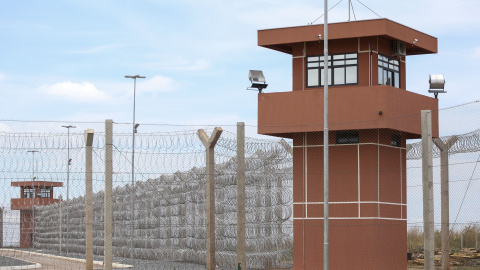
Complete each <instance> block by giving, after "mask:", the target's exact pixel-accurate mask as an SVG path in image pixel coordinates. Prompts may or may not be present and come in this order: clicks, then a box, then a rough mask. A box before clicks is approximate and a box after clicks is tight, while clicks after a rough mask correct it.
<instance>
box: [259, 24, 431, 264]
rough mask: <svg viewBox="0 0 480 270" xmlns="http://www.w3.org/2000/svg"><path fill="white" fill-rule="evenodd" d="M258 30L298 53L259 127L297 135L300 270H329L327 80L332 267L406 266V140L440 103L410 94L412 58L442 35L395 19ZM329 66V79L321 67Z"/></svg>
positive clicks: (274, 45)
mask: <svg viewBox="0 0 480 270" xmlns="http://www.w3.org/2000/svg"><path fill="white" fill-rule="evenodd" d="M319 34H322V35H323V25H308V26H300V27H289V28H279V29H268V30H259V31H258V45H259V46H262V47H265V48H269V49H273V50H276V51H279V52H282V53H287V54H290V55H291V56H292V76H293V80H292V82H293V87H292V91H291V92H283V93H261V94H259V95H258V133H260V134H266V135H271V136H279V137H288V138H292V139H293V149H294V150H293V174H294V175H293V180H294V181H293V182H294V183H293V200H294V205H293V213H294V222H293V224H294V225H293V231H294V232H293V236H294V240H293V241H294V251H293V254H294V269H295V270H298V269H309V270H310V269H311V270H314V269H315V270H316V269H322V268H323V230H324V226H323V224H324V221H323V208H324V204H323V194H324V190H323V128H324V124H323V119H324V116H323V86H324V83H325V82H327V81H328V83H329V146H330V147H329V197H330V199H329V232H330V234H329V254H330V257H329V258H330V259H329V265H330V269H333V270H337V269H356V270H362V269H363V270H373V269H379V270H380V269H381V270H385V269H389V270H392V269H402V270H405V269H407V257H406V251H407V219H406V218H407V205H406V202H407V189H406V140H407V139H413V138H420V136H421V126H420V112H421V110H432V117H433V119H432V123H433V136H434V137H437V136H438V112H437V111H438V102H437V100H436V99H434V98H430V97H427V96H423V95H419V94H416V93H412V92H409V91H407V90H406V56H407V55H419V54H430V53H436V52H437V39H436V38H434V37H432V36H429V35H427V34H424V33H422V32H419V31H417V30H414V29H412V28H409V27H406V26H404V25H401V24H398V23H396V22H393V21H391V20H388V19H376V20H365V21H353V22H344V23H332V24H329V56H328V59H325V58H324V56H323V47H324V44H323V41H322V40H321V39H318V36H319ZM327 63H328V67H329V78H328V79H325V78H324V76H323V74H324V68H325V67H326V66H327Z"/></svg>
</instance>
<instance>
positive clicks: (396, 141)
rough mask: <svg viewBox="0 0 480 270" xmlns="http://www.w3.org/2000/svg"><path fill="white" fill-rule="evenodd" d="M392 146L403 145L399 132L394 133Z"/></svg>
mask: <svg viewBox="0 0 480 270" xmlns="http://www.w3.org/2000/svg"><path fill="white" fill-rule="evenodd" d="M392 146H396V147H401V146H402V142H401V137H400V135H398V134H392Z"/></svg>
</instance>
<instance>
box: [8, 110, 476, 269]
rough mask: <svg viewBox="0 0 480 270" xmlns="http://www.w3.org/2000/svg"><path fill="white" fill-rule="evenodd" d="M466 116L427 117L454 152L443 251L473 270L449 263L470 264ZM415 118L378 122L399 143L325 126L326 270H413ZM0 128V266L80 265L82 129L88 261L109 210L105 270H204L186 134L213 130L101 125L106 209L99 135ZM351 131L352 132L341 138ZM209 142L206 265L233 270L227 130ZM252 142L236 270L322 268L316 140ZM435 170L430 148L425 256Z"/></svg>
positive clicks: (359, 128) (416, 255)
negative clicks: (241, 261) (365, 268)
mask: <svg viewBox="0 0 480 270" xmlns="http://www.w3.org/2000/svg"><path fill="white" fill-rule="evenodd" d="M479 104H480V103H479V102H472V103H467V104H462V105H459V106H455V107H451V108H446V109H443V110H440V111H439V112H438V115H439V135H440V140H442V141H443V142H447V141H448V140H449V139H450V138H451V137H452V136H455V138H456V142H455V143H454V144H453V145H451V148H449V150H448V154H449V165H448V168H449V176H450V179H449V186H450V216H449V217H450V221H449V228H450V234H449V235H450V239H449V241H450V247H451V250H452V252H455V254H453V255H452V256H451V262H452V265H455V264H457V265H463V266H464V267H474V265H475V262H476V261H475V259H474V256H473V255H472V256H473V257H472V256H470V257H471V258H472V259H460V258H462V256H463V258H464V257H465V256H464V255H465V254H460V255H456V254H457V253H458V252H460V251H462V250H463V252H464V253H465V252H466V251H467V249H476V250H478V248H479V247H478V245H479V242H478V238H479V228H480V223H479V222H480V216H479V213H480V211H478V209H479V204H480V202H479V199H478V194H479V192H480V186H479V182H478V179H480V177H479V173H480V172H479V170H480V168H478V163H479V160H480V159H479V155H480V154H479V153H480V151H479V145H480V143H479V142H480V140H479V137H480V133H479V126H480V123H478V121H477V120H476V118H475V117H472V118H469V119H465V117H464V116H465V115H478V112H479ZM434 113H435V112H434ZM419 117H420V115H419V114H418V115H408V116H404V117H400V118H395V119H388V118H386V119H384V120H383V121H384V123H383V124H384V126H385V127H389V126H397V127H398V126H401V127H402V128H407V131H402V132H399V131H397V130H395V129H393V128H382V129H375V128H367V127H368V126H369V125H370V123H368V122H362V123H332V126H331V131H330V141H329V159H330V161H329V162H330V165H329V168H330V171H329V179H330V180H329V181H330V182H329V192H330V194H329V195H330V198H329V226H330V250H331V251H330V252H331V256H333V257H332V258H331V261H333V262H335V261H337V262H338V263H340V264H342V263H343V264H344V265H345V266H347V265H349V263H350V262H351V259H352V258H349V256H350V257H351V256H360V257H365V258H370V260H371V261H372V262H373V263H372V265H374V266H378V265H380V264H381V262H379V261H378V260H377V256H379V255H378V254H386V255H385V256H387V257H388V256H390V255H388V254H389V253H395V254H397V253H398V254H401V260H402V264H405V265H407V260H406V257H407V256H405V252H407V251H408V252H409V254H410V255H409V256H410V257H408V258H410V259H411V260H409V261H408V267H409V268H418V269H422V268H423V263H422V260H421V259H422V256H423V245H424V244H423V225H424V224H423V184H422V162H421V157H422V151H421V145H420V141H419V140H418V139H414V138H418V136H413V135H412V134H413V133H412V132H409V131H408V126H416V125H420V119H419ZM0 124H1V125H0V126H1V127H2V130H1V131H0V177H1V184H2V188H3V191H2V192H0V194H1V195H0V196H1V197H0V198H1V199H0V202H1V203H2V205H1V207H3V212H2V220H1V221H2V229H3V247H4V248H3V249H1V250H0V265H2V266H4V265H5V266H6V265H14V264H18V265H20V264H22V263H23V264H32V263H35V260H36V261H38V262H39V263H41V264H42V265H43V267H44V268H45V269H55V267H57V269H79V268H84V265H83V266H81V265H80V266H79V265H69V264H67V263H66V262H63V261H62V260H63V259H62V258H64V257H76V258H81V259H85V251H86V237H85V233H86V229H85V226H86V215H85V187H86V186H85V170H86V165H85V151H86V150H85V137H84V132H83V131H84V130H86V129H94V140H93V169H92V171H93V235H94V238H93V252H94V259H95V260H96V261H99V262H102V261H103V260H104V257H103V255H104V252H105V250H106V249H105V243H106V242H105V239H104V237H105V224H106V222H107V223H108V221H109V220H106V219H105V216H104V215H105V209H106V208H105V202H107V203H111V206H112V209H113V220H112V226H113V227H112V228H113V230H112V231H113V232H112V254H113V262H114V267H115V266H116V267H120V268H122V267H128V266H131V265H133V267H134V268H135V269H174V268H175V269H205V265H206V254H207V246H206V241H207V233H206V229H207V217H206V152H205V147H204V146H203V145H202V142H201V141H200V139H199V138H198V136H197V131H198V129H204V130H205V131H206V133H207V135H210V134H211V133H212V131H213V129H214V127H215V126H214V125H211V126H182V125H157V124H140V126H138V127H136V128H135V129H134V127H133V125H132V124H131V123H114V124H113V142H112V168H113V173H112V179H113V182H112V190H113V196H112V198H107V197H106V196H105V194H106V193H105V179H106V171H105V168H106V167H105V164H106V162H107V160H106V149H107V148H106V137H105V124H104V123H103V122H91V123H80V122H79V123H72V122H22V121H1V123H0ZM352 124H353V125H356V128H353V129H344V128H342V127H345V126H347V125H350V126H351V125H352ZM67 126H74V127H70V128H66V127H67ZM222 129H223V133H222V134H221V136H220V139H219V140H218V142H217V144H216V146H215V173H214V181H215V261H216V267H217V269H236V268H237V243H238V239H237V237H238V236H237V222H238V220H237V156H236V151H237V134H236V126H235V125H232V126H222ZM135 131H136V133H135ZM257 131H258V127H256V126H246V140H245V178H246V180H245V228H246V230H245V235H246V236H245V237H246V241H245V243H246V248H245V249H246V254H245V255H246V267H247V269H292V268H293V267H294V265H298V266H299V267H304V264H305V265H306V267H307V269H310V268H311V266H309V265H308V263H307V262H306V260H305V258H307V257H308V256H312V255H313V256H316V257H318V260H317V262H319V261H321V257H322V256H323V253H322V249H323V230H324V218H323V217H324V205H325V204H324V197H323V195H324V190H323V185H324V183H323V178H324V167H323V151H324V143H323V132H321V131H310V132H300V133H295V134H294V133H289V134H286V133H285V134H272V135H273V136H265V135H258V134H257ZM134 136H135V139H134V140H135V141H133V138H134ZM440 156H441V151H440V150H439V148H438V147H436V146H434V147H433V179H434V184H433V187H434V206H435V208H434V209H435V211H434V217H435V220H434V222H435V231H436V234H435V235H436V238H435V247H436V248H437V249H438V251H440V250H441V241H440V227H441V223H442V221H441V218H440V217H441V204H440V195H441V184H440V179H441V168H442V166H443V165H441V161H440ZM372 239H373V240H375V241H372ZM365 243H371V244H368V245H367V246H365V247H363V248H361V252H355V253H351V252H349V249H359V248H358V247H359V246H362V245H365ZM392 246H395V248H394V249H392V248H391V247H392ZM472 252H473V250H472ZM338 254H341V255H338ZM352 254H356V255H352ZM470 255H471V254H470ZM27 256H28V257H29V258H30V259H27ZM51 256H58V257H51ZM334 256H338V257H337V258H335V257H334ZM382 256H383V255H382ZM456 256H457V257H456ZM399 257H400V255H399ZM32 258H34V259H32ZM48 258H50V259H48ZM32 260H33V261H32ZM17 261H18V262H17ZM26 261H27V262H26ZM40 261H41V262H40ZM53 261H58V262H59V264H60V266H59V265H57V266H56V265H55V263H54V262H53ZM80 263H81V262H80ZM98 265H100V264H98ZM309 267H310V268H309ZM312 267H314V266H312ZM312 269H315V268H312ZM467 269H468V268H467Z"/></svg>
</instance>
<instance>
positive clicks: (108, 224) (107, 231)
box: [103, 119, 113, 270]
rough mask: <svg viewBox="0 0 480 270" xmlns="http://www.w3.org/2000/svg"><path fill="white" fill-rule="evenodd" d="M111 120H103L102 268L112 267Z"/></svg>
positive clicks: (108, 269) (107, 269) (109, 268)
mask: <svg viewBox="0 0 480 270" xmlns="http://www.w3.org/2000/svg"><path fill="white" fill-rule="evenodd" d="M112 145H113V120H110V119H109V120H105V194H104V205H103V207H104V210H103V212H104V216H103V220H104V236H103V237H104V240H103V242H104V246H103V247H104V251H103V252H104V257H103V260H104V262H103V264H104V269H106V270H111V269H112V260H113V257H112V231H113V230H112V229H113V226H112V223H113V190H112V176H113V161H112V151H113V149H112Z"/></svg>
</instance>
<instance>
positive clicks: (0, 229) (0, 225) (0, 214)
mask: <svg viewBox="0 0 480 270" xmlns="http://www.w3.org/2000/svg"><path fill="white" fill-rule="evenodd" d="M3 210H4V208H3V207H0V248H3Z"/></svg>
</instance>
